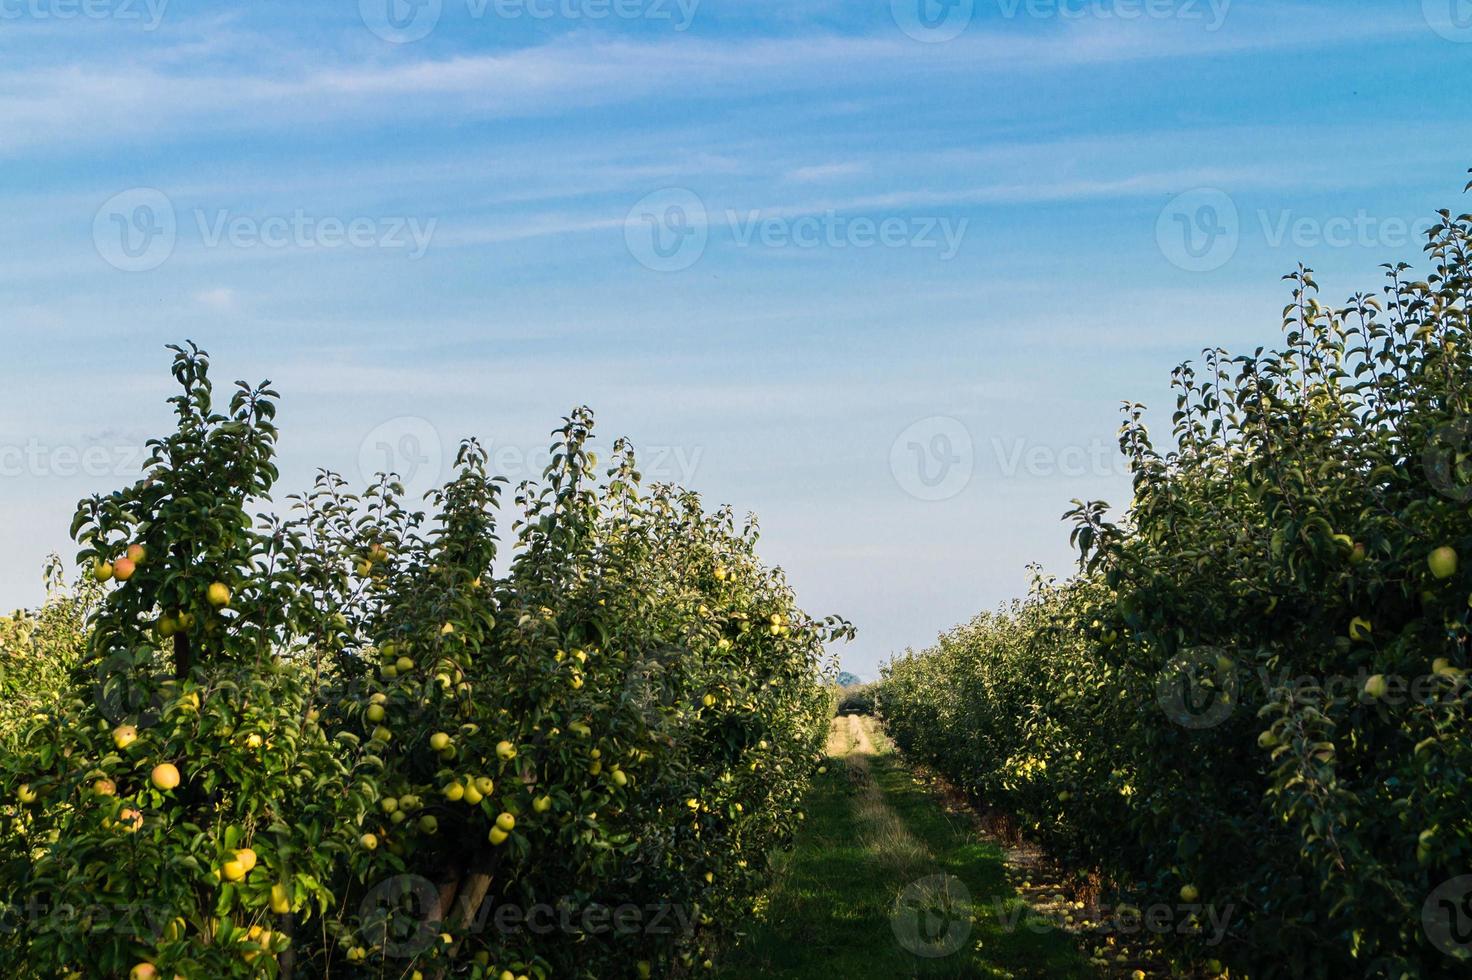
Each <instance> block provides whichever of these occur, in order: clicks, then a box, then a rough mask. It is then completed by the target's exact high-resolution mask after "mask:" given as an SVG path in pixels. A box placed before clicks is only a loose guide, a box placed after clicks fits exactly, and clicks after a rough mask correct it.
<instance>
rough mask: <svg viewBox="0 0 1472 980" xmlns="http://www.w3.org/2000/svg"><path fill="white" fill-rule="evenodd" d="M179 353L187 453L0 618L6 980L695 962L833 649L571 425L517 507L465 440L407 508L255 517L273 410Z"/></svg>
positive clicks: (92, 520) (739, 887) (819, 692)
mask: <svg viewBox="0 0 1472 980" xmlns="http://www.w3.org/2000/svg"><path fill="white" fill-rule="evenodd" d="M173 350H174V355H175V356H174V362H173V366H172V370H173V375H174V378H175V380H176V381H177V383H178V387H179V391H178V393H177V394H176V395H175V396H174V397H173V398H172V399H171V403H172V405H173V407H174V409H175V413H176V416H177V429H176V431H174V432H173V433H171V434H169V435H167V436H166V437H164V438H162V439H158V440H155V441H153V442H151V443H150V444H149V451H150V455H149V459H148V461H147V464H146V467H145V470H144V474H143V478H142V479H141V480H140V481H139V482H138V483H136V484H135V485H133V486H130V487H127V488H124V489H122V490H119V491H117V492H115V493H112V494H110V495H107V496H98V497H94V498H91V499H88V500H85V501H83V502H82V503H81V504H80V505H79V507H78V510H77V514H76V518H75V520H74V522H73V525H72V532H73V535H74V537H75V538H76V539H77V541H78V542H79V544H80V554H79V560H80V561H81V562H82V564H83V567H84V569H85V571H86V575H85V577H84V580H83V581H82V583H81V584H80V585H78V586H77V587H75V588H72V589H65V588H61V587H60V586H59V580H58V579H57V577H58V576H59V574H60V573H59V571H57V570H53V572H52V574H53V579H54V580H56V581H57V583H58V584H57V587H56V588H54V589H53V592H52V596H51V599H50V600H49V601H48V602H47V604H46V605H45V606H44V607H42V608H41V609H39V610H36V611H34V612H31V613H25V614H19V615H18V616H17V617H11V618H7V619H6V620H4V621H3V622H0V641H3V642H0V649H3V650H5V651H6V652H5V654H4V656H5V658H6V662H5V664H4V666H5V668H6V669H5V673H4V679H5V681H4V682H5V684H6V687H7V691H6V693H7V696H8V700H7V704H6V706H5V708H4V709H3V713H0V798H3V802H0V820H3V825H0V826H3V832H0V908H3V910H4V915H5V923H4V925H5V928H4V929H0V963H3V964H4V965H5V966H6V967H7V969H8V971H9V972H10V973H11V975H14V976H22V977H76V978H81V977H94V976H95V977H122V976H128V977H131V978H133V980H147V978H152V977H186V978H191V980H192V978H211V980H214V978H225V977H255V976H262V977H316V976H328V975H332V976H343V977H350V976H364V977H368V976H372V977H402V978H423V977H449V976H462V977H486V978H496V980H531V978H537V980H549V978H553V977H577V976H600V977H651V976H669V975H680V974H683V973H686V972H696V971H702V970H704V969H706V968H707V967H708V966H709V965H710V958H711V957H712V955H714V946H715V944H716V942H717V940H718V939H719V936H720V935H721V932H722V930H723V929H725V928H728V924H729V923H731V922H733V921H736V920H737V919H738V918H739V917H740V916H741V915H742V914H743V913H746V912H749V910H750V906H751V902H752V899H753V895H754V894H755V892H756V891H757V890H758V889H759V888H760V887H761V886H762V885H763V883H764V881H765V871H766V867H767V862H768V859H769V856H770V855H771V854H772V853H773V851H774V850H776V849H777V848H778V847H780V846H781V845H782V844H783V843H784V842H786V841H787V840H788V839H789V838H790V835H791V834H792V833H793V830H794V828H795V826H796V825H797V824H798V823H799V822H800V821H801V819H802V816H803V815H802V813H801V811H800V809H799V803H800V797H801V794H802V792H803V789H804V787H805V785H806V781H807V779H808V778H809V776H810V774H811V773H812V771H813V770H814V769H815V767H816V766H817V765H818V760H819V759H820V757H821V746H822V741H823V736H824V734H825V733H826V730H827V722H828V719H829V717H830V716H831V714H832V700H831V695H830V694H829V692H828V691H827V689H826V688H825V686H824V683H823V680H822V672H823V671H824V670H826V669H829V667H830V665H829V664H828V663H827V661H826V655H825V653H824V649H825V644H826V643H827V642H829V641H831V640H835V639H839V638H843V637H846V636H848V635H850V634H851V632H852V629H851V627H849V626H848V624H847V623H845V622H843V621H842V620H840V619H837V618H829V619H826V620H821V621H819V620H814V619H812V618H811V617H809V616H808V615H806V614H805V613H803V612H802V611H801V610H800V609H798V608H797V607H796V605H795V604H794V600H793V596H792V593H791V591H790V589H789V588H788V587H787V585H786V584H785V582H784V579H783V577H782V575H781V573H780V571H777V570H774V569H769V568H766V567H764V566H763V565H762V564H761V563H760V562H759V561H758V560H757V558H756V557H755V553H754V546H755V543H756V540H757V531H756V528H755V526H754V525H752V524H750V523H748V524H746V525H744V526H740V527H738V526H737V524H736V522H735V520H734V519H733V516H732V514H731V512H730V511H729V510H727V509H722V510H718V511H715V512H713V513H708V512H706V511H705V510H704V509H703V507H702V504H701V501H700V499H699V497H698V496H696V495H695V494H693V493H690V492H687V491H684V490H681V489H679V488H676V487H671V486H665V485H655V486H652V487H646V486H644V485H642V483H641V479H640V473H639V470H638V465H637V462H636V460H635V457H634V454H633V452H632V451H631V449H630V448H629V446H628V445H627V444H625V443H624V442H618V443H616V444H614V446H613V447H612V452H611V454H610V460H609V462H608V464H607V466H606V469H604V470H603V471H602V473H601V474H600V473H599V472H598V461H597V459H596V457H595V456H594V455H593V453H592V452H591V451H590V447H589V440H590V438H591V429H592V418H591V415H590V414H589V413H588V412H587V411H586V410H578V411H576V412H574V413H572V414H571V415H570V416H569V417H568V418H566V419H565V420H564V422H563V425H562V426H561V427H560V428H559V429H558V431H557V433H556V444H555V445H554V446H553V450H552V457H551V458H552V463H551V465H550V466H549V467H548V469H547V471H546V473H545V475H544V477H543V479H542V480H540V481H538V482H530V481H528V482H526V483H523V484H521V485H520V486H517V487H515V488H508V487H506V486H505V485H504V483H505V481H504V480H502V479H498V478H496V477H494V476H492V475H490V474H489V473H488V472H487V469H486V455H485V453H484V452H483V451H482V449H481V447H480V446H479V444H478V443H476V442H475V441H473V440H472V441H467V442H465V443H464V444H463V445H462V446H461V448H460V450H459V453H458V456H457V459H456V465H455V472H454V475H453V478H452V479H451V480H450V481H449V482H448V483H446V484H445V485H444V486H443V487H441V488H439V489H438V490H435V491H434V492H433V493H432V494H431V495H430V499H429V501H428V507H427V508H425V509H424V510H420V509H415V507H414V504H413V503H411V502H409V501H406V500H404V499H403V492H402V488H401V487H399V486H398V485H397V484H396V483H395V482H394V479H393V478H392V477H391V476H384V477H382V478H381V479H379V480H378V481H377V482H375V483H374V484H373V485H372V486H369V487H367V488H366V489H362V490H360V491H357V492H354V491H352V490H350V489H349V488H348V487H347V486H346V484H345V483H344V481H343V480H342V479H341V478H339V477H337V476H336V475H333V474H330V473H323V474H322V475H321V476H320V477H319V478H318V480H317V481H316V484H315V485H314V486H313V487H312V488H311V489H310V490H308V491H307V492H305V493H301V494H298V495H293V496H290V497H288V498H287V505H286V506H285V507H284V508H283V509H282V511H281V512H280V513H275V512H272V511H271V510H269V509H268V508H267V504H268V503H269V501H270V499H271V498H270V494H271V491H272V488H273V484H274V483H275V480H276V475H277V474H276V469H275V467H274V464H273V456H274V449H275V444H276V440H277V430H276V427H275V425H274V422H273V419H274V417H275V412H276V399H277V395H276V393H275V392H274V391H272V390H271V389H270V387H269V386H268V385H260V386H254V387H252V386H249V385H246V384H243V383H241V384H237V385H236V387H235V388H234V389H233V391H232V392H231V393H230V395H229V398H228V400H227V403H226V404H225V405H224V406H223V407H221V406H220V405H219V404H218V402H219V399H218V398H217V395H216V392H215V391H214V388H213V385H212V383H211V380H210V377H209V373H208V372H209V358H208V356H207V355H206V354H205V353H204V352H203V351H201V350H199V349H198V348H196V347H194V346H193V345H189V346H187V347H177V348H173ZM503 493H506V494H510V495H511V497H512V499H511V501H510V502H509V503H510V507H509V508H507V509H508V510H510V511H512V512H513V513H514V514H515V515H516V516H515V520H514V522H513V524H512V526H511V529H510V536H511V538H512V540H513V545H512V549H513V553H512V554H511V555H510V558H509V561H507V562H506V563H505V570H504V571H503V572H500V573H498V572H497V571H496V570H495V568H494V567H493V566H494V564H495V560H496V558H497V554H498V551H499V549H500V547H501V531H500V529H499V528H498V526H497V519H498V516H499V515H500V512H501V510H502V505H503V501H502V499H501V498H502V495H503ZM12 694H13V697H10V695H12ZM630 909H632V910H634V911H635V912H637V915H630V914H628V910H630ZM508 910H509V911H512V912H516V911H520V912H521V913H522V918H521V919H520V920H516V923H515V924H514V925H513V926H512V927H508V926H507V922H508V921H511V920H512V919H514V916H508V915H507V914H506V913H507V912H508ZM528 912H541V913H545V914H544V915H543V916H542V918H541V919H536V918H532V919H531V920H528V919H527V918H526V913H528ZM616 913H617V914H618V915H619V916H621V917H620V918H618V919H617V920H616V921H615V920H614V917H615V914H616ZM537 922H552V923H554V927H553V928H551V929H550V930H549V929H547V928H543V927H538V928H535V929H533V928H530V927H529V926H530V925H535V924H536V923H537Z"/></svg>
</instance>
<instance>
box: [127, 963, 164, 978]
mask: <svg viewBox="0 0 1472 980" xmlns="http://www.w3.org/2000/svg"><path fill="white" fill-rule="evenodd" d="M128 980H158V968H157V967H156V966H154V965H153V964H152V963H139V964H136V965H135V966H134V967H133V969H131V970H129V971H128Z"/></svg>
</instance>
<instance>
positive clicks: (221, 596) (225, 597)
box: [204, 582, 230, 609]
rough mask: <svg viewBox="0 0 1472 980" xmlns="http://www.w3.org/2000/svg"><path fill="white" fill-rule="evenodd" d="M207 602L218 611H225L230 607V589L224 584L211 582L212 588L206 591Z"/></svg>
mask: <svg viewBox="0 0 1472 980" xmlns="http://www.w3.org/2000/svg"><path fill="white" fill-rule="evenodd" d="M204 597H205V601H207V602H208V603H209V604H210V605H212V606H214V607H215V608H216V609H223V608H225V607H226V606H228V605H230V587H229V586H228V585H226V584H225V583H224V582H211V583H210V587H209V588H208V589H206V590H205V593H204Z"/></svg>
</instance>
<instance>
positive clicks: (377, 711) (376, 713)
mask: <svg viewBox="0 0 1472 980" xmlns="http://www.w3.org/2000/svg"><path fill="white" fill-rule="evenodd" d="M367 715H368V720H369V721H371V722H374V723H375V724H376V723H377V722H380V721H383V719H384V718H385V717H387V715H388V712H387V711H385V710H383V705H381V704H370V705H369V706H368V712H367Z"/></svg>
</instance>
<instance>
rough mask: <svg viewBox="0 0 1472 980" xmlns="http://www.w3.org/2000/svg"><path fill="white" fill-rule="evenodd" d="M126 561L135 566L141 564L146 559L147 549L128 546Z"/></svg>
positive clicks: (138, 546) (138, 545)
mask: <svg viewBox="0 0 1472 980" xmlns="http://www.w3.org/2000/svg"><path fill="white" fill-rule="evenodd" d="M127 555H128V560H129V561H130V562H132V563H133V564H135V565H141V564H143V559H145V558H147V557H148V549H147V548H145V547H143V545H141V544H130V545H128V551H127Z"/></svg>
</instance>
